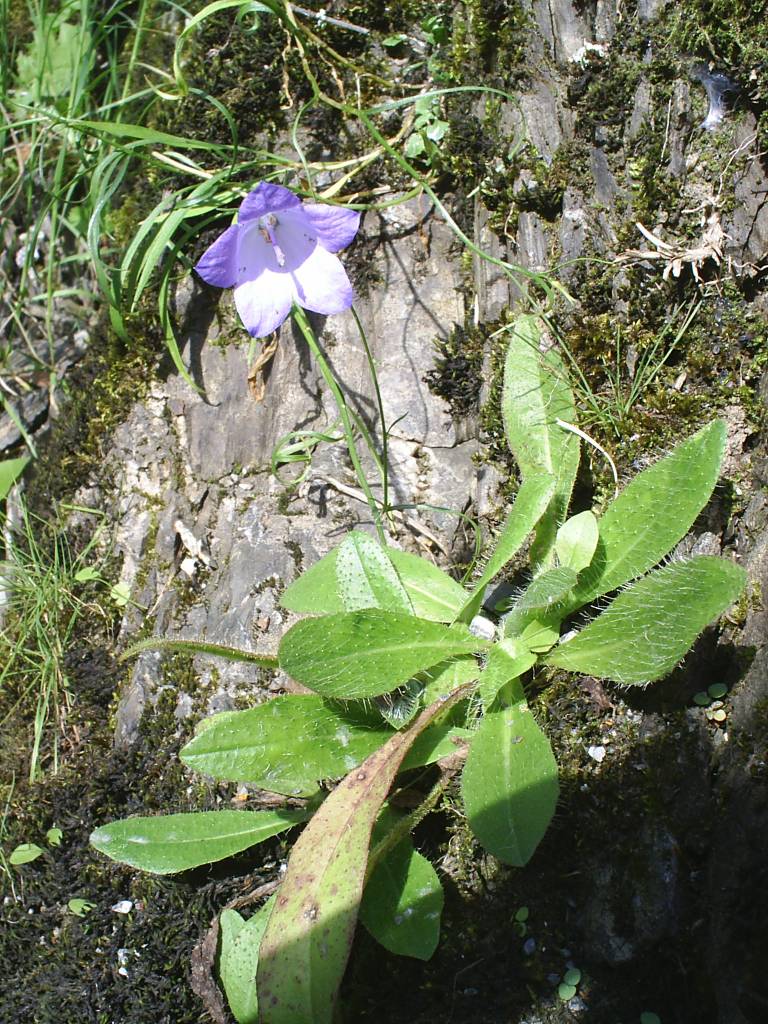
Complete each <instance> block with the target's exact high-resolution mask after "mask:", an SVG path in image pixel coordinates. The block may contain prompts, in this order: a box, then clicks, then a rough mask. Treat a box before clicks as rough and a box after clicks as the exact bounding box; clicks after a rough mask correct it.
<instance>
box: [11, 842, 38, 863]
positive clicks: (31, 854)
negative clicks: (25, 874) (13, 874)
mask: <svg viewBox="0 0 768 1024" xmlns="http://www.w3.org/2000/svg"><path fill="white" fill-rule="evenodd" d="M43 853H44V851H43V850H42V848H41V847H39V846H38V845H37V844H36V843H19V845H18V846H17V847H16V848H15V849H14V850H13V851H12V852H11V855H10V857H9V858H8V863H9V864H13V866H14V867H20V866H21V865H22V864H31V863H32V861H33V860H37V858H38V857H42V855H43Z"/></svg>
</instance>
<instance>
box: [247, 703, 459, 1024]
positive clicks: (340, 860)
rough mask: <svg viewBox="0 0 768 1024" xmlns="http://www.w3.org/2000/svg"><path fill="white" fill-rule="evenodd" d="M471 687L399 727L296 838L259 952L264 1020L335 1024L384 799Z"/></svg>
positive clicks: (274, 1023) (276, 1023)
mask: <svg viewBox="0 0 768 1024" xmlns="http://www.w3.org/2000/svg"><path fill="white" fill-rule="evenodd" d="M470 689H471V685H467V686H463V687H460V688H459V689H457V690H454V692H453V693H452V694H450V696H449V697H447V698H445V699H441V700H437V701H435V702H434V704H431V705H430V706H429V707H428V708H426V709H425V710H424V711H423V712H422V713H421V714H420V715H419V717H418V718H417V719H416V721H415V722H414V723H413V724H412V725H411V726H410V727H409V728H408V729H404V730H403V731H402V732H398V733H395V735H394V736H393V737H392V739H390V740H389V741H388V742H387V743H386V744H385V745H384V746H383V747H381V748H380V749H379V750H377V751H376V752H375V753H373V754H371V756H370V757H369V758H368V759H367V760H366V761H364V762H363V763H362V764H361V765H360V766H359V767H358V768H356V769H354V770H353V771H352V772H350V774H349V775H348V776H347V777H346V778H345V779H344V780H343V781H342V782H341V783H340V784H339V785H338V786H337V788H336V789H335V790H334V791H333V792H332V793H331V795H330V796H329V797H328V799H327V800H326V801H325V803H323V804H322V806H321V807H320V809H319V810H318V811H317V812H316V814H315V816H314V817H313V818H312V821H311V822H310V823H309V825H308V826H307V827H306V829H305V830H304V832H303V833H302V834H301V836H300V837H299V839H298V841H297V842H296V845H295V846H294V848H293V852H292V854H291V859H290V861H289V863H288V870H287V872H286V875H285V879H284V881H283V884H282V885H281V887H280V892H279V895H278V897H277V901H276V903H275V908H274V910H273V911H272V915H271V917H270V919H269V924H268V925H267V930H266V932H265V934H264V938H263V939H262V942H261V947H260V951H259V965H258V971H257V975H256V985H257V989H258V993H259V1013H260V1020H261V1022H262V1024H330V1022H331V1020H332V1018H333V1012H334V1006H335V1003H336V995H337V992H338V988H339V985H340V984H341V979H342V976H343V974H344V968H345V967H346V964H347V959H348V957H349V951H350V948H351V945H352V938H353V935H354V931H355V924H356V922H357V915H358V910H359V907H360V899H361V897H362V892H363V885H364V883H365V872H366V866H367V863H368V852H369V846H370V841H371V831H372V829H373V825H374V822H375V821H376V817H377V815H378V813H379V810H380V808H381V805H382V803H383V802H384V799H385V797H386V795H387V793H388V792H389V789H390V787H391V785H392V782H393V780H394V778H395V776H396V775H397V772H398V770H399V769H400V766H401V764H402V762H403V759H404V758H405V755H406V754H407V753H408V750H409V749H410V747H411V745H412V744H413V742H414V740H415V739H416V738H417V736H419V734H420V733H421V732H422V731H423V730H424V729H425V728H426V727H427V726H428V725H429V724H430V723H431V722H432V721H434V719H435V718H436V717H437V716H439V715H441V714H442V713H443V712H444V711H446V710H447V709H448V708H449V707H451V706H452V705H453V704H455V703H456V702H457V701H459V700H461V699H462V698H463V697H465V696H466V695H467V694H468V692H469V690H470Z"/></svg>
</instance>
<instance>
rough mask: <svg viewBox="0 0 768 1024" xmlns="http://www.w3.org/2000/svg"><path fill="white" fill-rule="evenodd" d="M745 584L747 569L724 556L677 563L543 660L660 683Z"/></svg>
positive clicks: (639, 584) (625, 596) (574, 669)
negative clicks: (658, 681) (745, 570)
mask: <svg viewBox="0 0 768 1024" xmlns="http://www.w3.org/2000/svg"><path fill="white" fill-rule="evenodd" d="M745 582H746V574H745V572H744V570H743V569H741V568H740V567H739V566H737V565H734V564H733V563H732V562H728V561H726V560H725V559H724V558H712V557H709V556H706V555H702V556H701V557H699V558H693V559H691V560H690V561H687V562H673V563H672V564H671V565H668V566H665V567H664V568H663V569H657V570H656V571H655V572H652V573H650V574H649V575H648V576H645V577H643V579H641V580H638V581H637V582H636V583H633V584H632V585H631V586H629V587H628V588H627V589H626V590H625V591H623V592H622V593H621V594H619V596H618V597H617V598H616V599H615V600H614V601H613V602H612V603H611V604H610V605H609V606H608V608H607V609H606V610H605V611H604V612H603V613H602V614H601V615H598V617H597V618H596V619H594V620H593V621H592V622H590V624H589V625H588V626H585V628H584V629H582V630H581V632H580V633H577V635H576V636H575V637H573V638H572V639H570V640H567V641H566V642H565V643H563V644H561V645H560V646H559V647H557V648H555V650H553V651H552V652H551V654H549V655H548V656H547V657H546V658H545V659H544V660H545V662H546V663H547V664H548V665H555V666H557V667H558V668H565V669H568V670H569V671H571V672H583V673H584V674H585V675H594V676H600V677H602V678H604V679H615V680H616V681H617V682H619V683H646V682H650V681H652V680H654V679H660V678H661V677H662V676H665V675H667V674H668V673H669V672H671V671H672V669H673V668H674V667H675V665H677V663H678V662H679V661H680V659H681V658H682V657H683V656H684V655H685V653H686V652H687V651H688V650H689V648H690V647H691V645H692V644H693V642H694V640H695V639H696V637H697V636H698V635H699V633H701V631H702V630H703V629H704V627H705V626H707V625H708V624H709V623H710V622H712V621H713V620H714V619H716V618H717V616H718V615H720V614H721V613H722V612H724V611H725V610H726V609H727V608H728V607H729V606H730V605H731V604H733V602H734V601H735V600H736V598H737V597H738V596H739V594H741V592H742V590H743V589H744V585H745Z"/></svg>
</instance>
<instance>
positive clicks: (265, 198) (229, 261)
mask: <svg viewBox="0 0 768 1024" xmlns="http://www.w3.org/2000/svg"><path fill="white" fill-rule="evenodd" d="M359 226H360V214H359V213H357V212H356V211H355V210H347V209H344V208H343V207H341V206H328V205H325V204H322V203H302V202H301V200H300V199H299V198H298V196H295V195H294V194H293V192H291V191H290V189H287V188H283V186H282V185H272V184H269V183H268V182H266V181H261V182H259V184H258V185H257V186H256V188H255V189H254V190H253V191H252V192H250V193H249V194H248V195H247V196H246V197H245V199H244V200H243V202H242V203H241V205H240V210H239V211H238V215H237V223H236V224H233V225H232V226H231V227H229V228H227V230H226V231H225V232H224V234H223V235H221V237H219V238H217V239H216V241H215V242H214V243H213V245H211V246H210V247H209V248H208V249H206V251H205V252H204V253H203V255H202V257H201V258H200V261H199V263H198V264H197V265H196V266H195V270H196V271H197V272H198V274H199V275H200V277H202V279H203V280H204V281H207V283H208V284H212V285H216V286H217V287H218V288H232V287H234V289H235V306H236V307H237V312H238V313H239V314H240V319H241V320H242V321H243V323H244V324H245V326H246V327H247V328H248V331H249V333H250V334H251V335H252V336H253V337H254V338H263V337H265V336H266V335H267V334H271V333H272V331H274V330H276V329H277V328H278V327H279V326H280V324H281V323H282V322H283V320H285V318H286V317H287V316H288V314H289V313H290V311H291V306H292V305H293V303H294V302H295V303H297V304H298V305H299V306H303V307H304V309H309V310H311V311H312V312H314V313H323V314H325V315H328V314H330V313H340V312H341V311H342V310H344V309H349V307H350V306H351V305H352V300H353V298H354V295H353V292H352V285H351V284H350V283H349V278H348V277H347V273H346V271H345V270H344V267H343V266H342V265H341V260H340V259H339V258H338V256H334V253H336V252H338V251H339V249H343V248H344V247H345V246H347V245H349V243H350V242H351V241H352V239H353V238H354V237H355V235H356V234H357V229H358V227H359Z"/></svg>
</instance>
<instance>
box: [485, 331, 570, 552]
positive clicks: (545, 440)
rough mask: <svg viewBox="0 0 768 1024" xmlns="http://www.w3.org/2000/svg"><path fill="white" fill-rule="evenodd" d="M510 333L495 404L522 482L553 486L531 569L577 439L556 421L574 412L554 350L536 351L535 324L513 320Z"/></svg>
mask: <svg viewBox="0 0 768 1024" xmlns="http://www.w3.org/2000/svg"><path fill="white" fill-rule="evenodd" d="M510 332H511V338H510V342H509V347H508V349H507V356H506V362H505V365H504V388H503V392H502V398H501V411H502V416H503V419H504V430H505V432H506V435H507V442H508V444H509V447H510V450H511V452H512V454H513V455H514V457H515V459H516V460H517V464H518V465H519V466H520V472H521V474H522V477H523V480H524V481H525V480H527V479H529V478H531V477H537V476H540V475H541V474H542V473H544V474H548V475H549V476H553V477H554V478H555V481H556V484H555V493H554V495H553V497H552V501H551V503H550V506H549V508H548V509H547V512H546V514H545V515H544V516H542V518H541V520H540V523H539V526H538V528H537V530H536V540H535V542H534V545H533V548H532V550H531V559H532V561H533V562H534V564H537V563H547V562H548V561H549V560H550V557H551V551H552V547H553V545H554V541H555V535H556V532H557V529H558V527H559V526H560V524H561V523H562V522H563V520H564V519H565V517H566V514H567V512H568V505H569V503H570V500H571V491H572V490H573V484H574V481H575V479H576V473H577V471H578V468H579V439H578V437H577V436H576V435H575V434H573V433H572V432H571V431H569V430H566V429H564V428H563V427H561V426H559V425H558V423H557V420H561V421H564V422H566V423H570V424H574V423H575V422H576V406H575V403H574V400H573V393H572V391H571V388H570V385H569V383H568V374H567V372H566V369H565V367H564V366H563V362H562V359H561V358H560V356H559V355H558V354H557V352H556V351H555V350H554V349H550V350H549V351H548V352H544V353H543V352H541V351H540V340H541V321H540V320H539V318H538V317H535V316H521V317H518V319H517V320H516V321H515V323H514V324H513V325H512V326H511V328H510Z"/></svg>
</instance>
